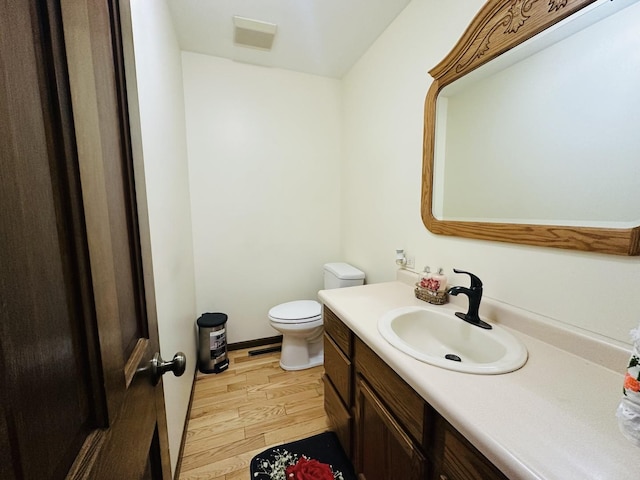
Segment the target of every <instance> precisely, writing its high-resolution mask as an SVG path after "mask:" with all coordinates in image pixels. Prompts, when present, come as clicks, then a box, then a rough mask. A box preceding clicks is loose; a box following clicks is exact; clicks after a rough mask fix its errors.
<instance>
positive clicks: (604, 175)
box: [432, 2, 640, 228]
mask: <svg viewBox="0 0 640 480" xmlns="http://www.w3.org/2000/svg"><path fill="white" fill-rule="evenodd" d="M621 3H622V2H606V3H599V4H597V5H595V7H594V8H585V9H584V11H583V12H579V13H578V14H575V15H574V16H573V17H571V18H570V19H568V20H565V21H564V22H561V23H560V24H557V25H556V26H555V27H553V28H551V29H549V30H547V31H545V32H543V34H539V35H538V36H536V37H535V38H534V39H533V40H531V41H529V42H526V43H524V44H521V45H520V46H518V47H517V48H515V49H513V50H511V51H510V52H508V53H507V54H504V55H502V56H500V57H499V58H498V59H497V60H494V61H492V62H489V63H487V64H485V65H484V66H483V67H481V68H479V69H477V70H475V71H473V72H472V73H471V74H469V75H466V76H465V77H462V78H461V79H459V80H457V81H455V82H453V83H451V84H449V85H448V86H446V87H445V88H444V89H443V90H441V91H440V93H439V95H438V97H437V105H436V111H437V119H436V129H435V146H434V149H435V161H434V169H433V175H434V177H433V203H432V211H433V215H434V216H435V218H437V219H439V220H459V221H480V222H507V223H527V224H547V225H569V226H573V225H579V226H595V227H615V228H621V227H625V228H630V227H634V226H637V225H639V224H640V161H638V160H639V159H638V156H639V155H640V91H638V85H640V35H638V25H640V3H634V4H632V5H630V6H626V8H624V9H622V10H619V9H620V8H621V7H620V4H621ZM626 3H627V5H628V4H629V2H626ZM623 6H624V5H623ZM615 10H619V11H615Z"/></svg>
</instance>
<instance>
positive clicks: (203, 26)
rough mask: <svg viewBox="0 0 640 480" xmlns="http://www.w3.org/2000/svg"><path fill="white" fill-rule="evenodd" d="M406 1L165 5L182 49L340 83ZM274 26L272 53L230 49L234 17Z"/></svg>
mask: <svg viewBox="0 0 640 480" xmlns="http://www.w3.org/2000/svg"><path fill="white" fill-rule="evenodd" d="M410 1H411V0H168V4H169V8H170V10H171V15H172V17H173V21H174V26H175V29H176V34H177V37H178V41H179V43H180V47H181V48H182V50H187V51H191V52H197V53H203V54H207V55H213V56H217V57H224V58H229V59H232V60H235V61H239V62H245V63H252V64H256V65H263V66H268V67H278V68H284V69H288V70H295V71H299V72H305V73H311V74H315V75H322V76H326V77H333V78H341V77H342V76H343V75H344V74H345V73H346V72H347V71H348V70H349V69H350V68H351V66H352V65H353V64H354V63H355V62H356V61H357V60H358V59H359V58H360V57H361V56H362V55H363V54H364V53H365V52H366V51H367V49H368V48H369V46H370V45H371V44H372V43H373V42H374V41H375V40H376V39H377V38H378V36H380V34H381V33H382V32H383V31H384V30H385V29H386V28H387V26H388V25H389V24H390V23H391V22H392V21H393V20H394V19H395V18H396V16H397V15H398V14H399V13H400V12H401V11H402V10H403V9H404V8H405V7H406V6H407V4H408V3H409V2H410ZM234 15H237V16H241V17H246V18H250V19H254V20H259V21H262V22H269V23H275V24H277V25H278V27H277V32H276V36H275V39H274V42H273V48H272V49H271V50H270V51H264V50H258V49H254V48H249V47H243V46H239V45H235V44H234V27H233V16H234Z"/></svg>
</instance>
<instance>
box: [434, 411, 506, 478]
mask: <svg viewBox="0 0 640 480" xmlns="http://www.w3.org/2000/svg"><path fill="white" fill-rule="evenodd" d="M437 430H438V433H437V438H438V440H437V441H436V444H438V445H439V447H436V448H439V449H441V452H442V453H441V454H440V459H441V462H440V465H439V467H438V468H437V472H436V474H435V475H434V480H507V477H505V476H504V475H503V474H502V472H500V470H498V469H497V468H496V467H495V466H494V465H493V464H492V463H491V462H490V461H489V460H488V459H487V458H485V457H484V456H483V455H482V454H481V453H480V452H479V451H478V450H476V448H475V447H474V446H473V445H471V444H470V443H469V442H468V441H467V440H466V439H465V438H464V437H463V436H462V435H461V434H460V433H458V432H457V431H456V430H455V429H454V428H453V427H452V426H451V425H449V423H448V422H446V421H445V420H444V419H443V418H440V420H439V422H438V427H437Z"/></svg>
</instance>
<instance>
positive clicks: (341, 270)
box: [324, 263, 364, 290]
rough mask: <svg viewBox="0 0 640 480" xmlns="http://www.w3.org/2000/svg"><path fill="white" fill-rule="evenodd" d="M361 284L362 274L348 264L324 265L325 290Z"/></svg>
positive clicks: (362, 282)
mask: <svg viewBox="0 0 640 480" xmlns="http://www.w3.org/2000/svg"><path fill="white" fill-rule="evenodd" d="M363 284H364V272H363V271H361V270H358V269H357V268H356V267H354V266H352V265H349V264H348V263H326V264H325V265H324V288H325V290H329V289H332V288H343V287H353V286H356V285H363Z"/></svg>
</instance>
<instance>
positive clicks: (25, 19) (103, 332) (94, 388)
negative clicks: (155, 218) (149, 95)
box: [0, 0, 170, 479]
mask: <svg viewBox="0 0 640 480" xmlns="http://www.w3.org/2000/svg"><path fill="white" fill-rule="evenodd" d="M125 5H126V2H125ZM119 23H120V21H119V10H118V2H117V1H116V0H88V1H79V0H62V1H53V0H41V1H35V0H33V1H26V0H25V1H15V0H0V162H1V164H0V167H1V168H0V202H1V203H0V208H1V219H2V221H1V230H0V234H1V242H2V243H1V245H0V262H1V263H0V287H1V291H0V294H1V297H0V313H1V315H2V318H1V321H0V478H2V479H23V478H24V479H45V478H46V479H62V478H91V479H101V478H104V479H138V478H165V479H167V478H170V471H169V470H170V469H169V462H168V448H167V434H166V420H165V412H164V397H163V393H162V386H161V385H162V383H161V382H160V383H159V384H158V385H157V386H154V385H153V383H152V381H151V379H150V376H149V369H148V368H146V367H147V365H148V364H149V361H150V360H151V358H152V356H153V355H154V353H155V352H157V351H158V338H157V325H156V323H155V312H154V310H153V302H149V301H148V300H149V298H151V299H153V292H152V286H150V285H147V289H146V291H145V284H144V277H143V268H142V265H143V258H144V255H143V251H144V243H142V244H141V241H140V235H139V229H138V219H137V216H136V201H137V200H136V197H135V188H134V178H133V169H132V159H131V147H130V142H129V139H130V132H129V126H128V114H127V99H126V90H125V88H124V71H123V67H122V65H123V60H122V49H121V48H122V47H121V40H120V25H119Z"/></svg>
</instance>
